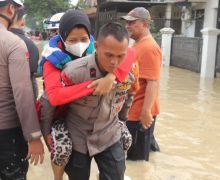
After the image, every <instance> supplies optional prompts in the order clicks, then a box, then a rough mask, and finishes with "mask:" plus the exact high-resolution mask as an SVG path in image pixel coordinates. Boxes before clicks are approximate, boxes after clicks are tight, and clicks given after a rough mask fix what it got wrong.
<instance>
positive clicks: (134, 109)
mask: <svg viewBox="0 0 220 180" xmlns="http://www.w3.org/2000/svg"><path fill="white" fill-rule="evenodd" d="M133 48H134V49H135V52H136V60H137V62H138V64H139V85H140V89H139V90H138V91H137V93H136V94H135V96H134V101H133V104H132V106H131V109H130V111H129V117H128V119H129V120H133V121H135V120H139V117H140V114H141V111H142V106H143V103H144V95H145V89H146V86H147V80H159V79H160V67H161V63H162V53H161V49H160V47H159V45H158V44H157V43H156V41H155V40H154V39H153V37H152V36H151V35H148V36H146V37H144V38H143V39H141V40H140V41H139V42H137V43H135V44H134V46H133ZM151 112H152V115H153V116H155V115H157V114H159V92H158V97H157V99H156V101H155V102H154V105H153V107H152V109H151Z"/></svg>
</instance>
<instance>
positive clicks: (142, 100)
mask: <svg viewBox="0 0 220 180" xmlns="http://www.w3.org/2000/svg"><path fill="white" fill-rule="evenodd" d="M122 19H124V20H126V28H127V30H128V31H129V33H130V37H131V38H132V39H134V40H135V44H134V45H133V48H134V49H135V51H136V55H137V61H138V63H139V82H140V89H139V90H138V92H137V93H136V95H135V97H134V101H133V104H132V106H131V109H130V112H129V121H128V122H127V126H128V129H129V130H130V132H131V134H132V137H133V139H136V141H133V144H132V146H131V148H130V149H129V151H128V156H127V159H130V160H148V154H149V149H151V150H153V151H159V146H158V144H157V142H156V140H155V138H154V135H153V131H154V126H155V120H156V116H157V115H158V114H159V101H158V95H159V80H160V66H161V62H162V55H161V50H160V47H159V46H158V44H157V43H156V41H155V40H154V39H153V37H152V36H151V33H150V30H149V29H150V22H151V17H150V13H149V11H148V10H147V9H145V8H143V7H137V8H135V9H133V10H131V11H130V12H129V13H128V14H127V15H126V16H122ZM140 123H141V125H142V132H141V131H140V130H139V128H140V126H139V124H140ZM143 128H144V129H145V130H143ZM149 136H150V138H149ZM149 141H150V142H149Z"/></svg>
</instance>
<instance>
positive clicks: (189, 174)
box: [29, 67, 220, 180]
mask: <svg viewBox="0 0 220 180" xmlns="http://www.w3.org/2000/svg"><path fill="white" fill-rule="evenodd" d="M161 77H162V80H161V98H160V99H161V114H160V116H159V118H158V121H157V125H156V130H155V131H156V132H155V134H156V137H157V140H158V142H159V144H160V148H161V152H160V153H151V154H150V161H149V162H143V161H138V162H132V161H127V162H126V164H127V169H126V175H128V176H130V177H131V178H132V180H219V179H220V158H219V154H220V141H219V138H220V111H219V109H220V78H216V79H215V80H213V81H212V80H200V77H199V74H197V73H193V72H190V71H186V70H182V69H178V68H173V67H170V68H164V67H163V70H162V74H161ZM51 175H52V173H51V170H50V167H49V158H48V157H47V162H46V163H45V164H44V165H42V166H39V167H36V168H33V167H31V169H30V173H29V178H30V179H31V180H35V179H36V180H37V179H42V180H44V179H45V180H46V179H47V180H50V179H52V176H51ZM96 175H97V168H96V167H95V166H94V164H93V167H92V175H91V179H92V180H93V179H94V180H95V179H96Z"/></svg>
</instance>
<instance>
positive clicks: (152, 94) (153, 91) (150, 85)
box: [139, 80, 159, 129]
mask: <svg viewBox="0 0 220 180" xmlns="http://www.w3.org/2000/svg"><path fill="white" fill-rule="evenodd" d="M158 91H159V80H155V81H151V80H148V81H147V86H146V89H145V96H144V104H143V107H142V111H141V115H140V118H139V119H140V121H141V123H142V126H143V128H145V129H147V128H149V127H150V126H151V124H152V121H153V117H152V114H151V109H152V106H153V104H154V102H155V100H156V98H157V95H158Z"/></svg>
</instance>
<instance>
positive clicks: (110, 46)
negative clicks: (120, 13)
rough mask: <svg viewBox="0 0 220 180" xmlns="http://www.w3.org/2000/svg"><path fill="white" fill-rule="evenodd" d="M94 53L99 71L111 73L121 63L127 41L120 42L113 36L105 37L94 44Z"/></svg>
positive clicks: (125, 52) (125, 51)
mask: <svg viewBox="0 0 220 180" xmlns="http://www.w3.org/2000/svg"><path fill="white" fill-rule="evenodd" d="M95 45H96V53H97V60H98V63H99V67H100V68H101V70H103V71H106V72H109V73H113V72H114V71H115V69H116V68H117V67H118V66H119V65H120V64H121V63H122V61H123V60H124V58H125V56H126V54H127V48H128V40H127V39H126V38H124V39H123V40H122V41H121V42H120V41H118V40H117V39H115V38H114V37H113V36H107V37H106V38H103V39H100V40H98V41H97V42H96V44H95Z"/></svg>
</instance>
